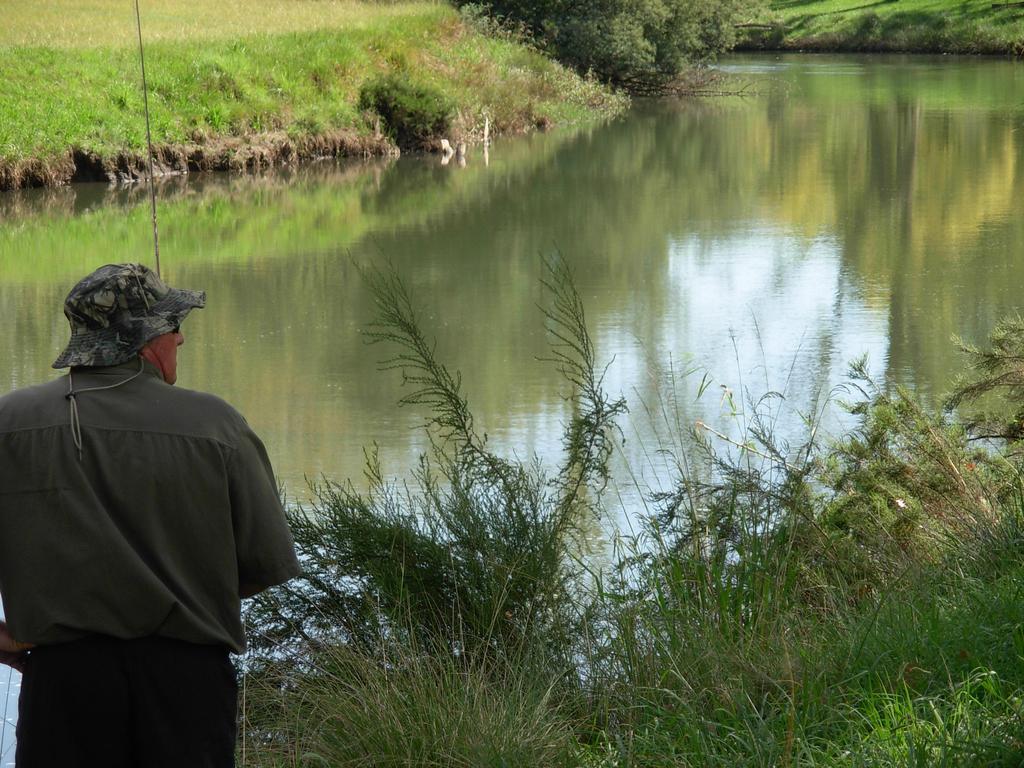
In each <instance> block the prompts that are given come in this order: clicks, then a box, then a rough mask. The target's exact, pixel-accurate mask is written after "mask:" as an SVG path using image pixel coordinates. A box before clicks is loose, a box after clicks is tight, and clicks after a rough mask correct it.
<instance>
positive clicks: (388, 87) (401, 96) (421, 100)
mask: <svg viewBox="0 0 1024 768" xmlns="http://www.w3.org/2000/svg"><path fill="white" fill-rule="evenodd" d="M359 108H360V109H362V110H367V111H371V112H375V113H376V114H378V115H380V118H381V120H382V121H383V126H382V127H383V128H384V131H385V132H386V133H387V135H388V136H390V137H391V139H392V140H393V141H394V142H395V143H396V144H397V145H398V146H399V147H401V148H402V149H422V148H424V147H425V146H426V145H427V144H429V143H430V142H431V141H432V140H434V139H438V138H440V137H442V136H444V135H445V134H446V133H448V130H449V128H450V127H451V118H452V114H453V113H454V111H455V108H454V106H453V105H452V103H451V101H449V100H448V98H447V97H446V96H445V95H444V94H443V93H441V92H440V91H439V90H437V89H436V88H432V87H430V86H427V85H422V84H417V83H412V82H410V81H409V79H408V76H407V75H402V74H397V73H392V74H389V75H385V76H383V77H380V78H377V79H376V80H371V81H369V82H368V83H366V84H364V85H363V87H362V88H361V89H360V90H359Z"/></svg>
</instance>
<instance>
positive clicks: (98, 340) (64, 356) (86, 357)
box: [53, 288, 206, 368]
mask: <svg viewBox="0 0 1024 768" xmlns="http://www.w3.org/2000/svg"><path fill="white" fill-rule="evenodd" d="M205 306H206V292H205V291H189V290H186V289H183V288H171V289H170V290H169V292H168V293H167V295H166V296H164V297H163V298H162V299H160V301H158V302H156V303H155V304H153V306H152V307H150V309H149V312H148V313H147V314H146V315H144V316H142V317H136V318H132V319H131V320H130V321H128V322H122V323H117V324H114V325H111V326H109V327H107V328H99V329H96V330H85V329H82V330H79V331H77V332H76V331H74V330H72V333H71V340H70V341H69V342H68V345H67V347H66V348H65V349H64V351H63V352H61V354H60V356H59V357H58V358H57V359H56V360H54V361H53V367H54V368H68V367H73V366H107V365H120V364H121V363H126V362H128V361H129V360H131V359H132V358H133V357H135V356H136V355H137V354H138V353H139V350H140V349H142V348H143V347H144V346H145V345H146V344H147V343H148V342H149V341H150V340H152V339H155V338H156V337H157V336H160V335H162V334H165V333H170V332H171V331H173V330H174V329H175V328H177V327H178V326H179V325H181V323H182V321H184V319H185V318H186V317H187V316H188V314H189V312H191V311H192V310H193V309H202V308H203V307H205Z"/></svg>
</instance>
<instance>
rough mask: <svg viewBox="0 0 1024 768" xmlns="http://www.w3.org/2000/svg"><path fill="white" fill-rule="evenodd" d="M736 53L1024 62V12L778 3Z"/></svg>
mask: <svg viewBox="0 0 1024 768" xmlns="http://www.w3.org/2000/svg"><path fill="white" fill-rule="evenodd" d="M741 31H742V36H741V38H740V42H739V45H738V46H737V50H792V51H814V52H821V53H826V52H840V51H844V52H854V51H862V52H892V53H895V52H901V53H957V54H996V55H1010V56H1021V55H1024V5H1021V4H1020V3H1014V2H1002V3H1000V2H992V0H965V1H964V2H957V3H953V2H948V3H936V2H932V1H931V0H879V1H878V2H868V3H861V2H856V1H855V0H796V2H792V1H789V0H773V1H772V2H771V3H770V4H769V6H768V10H767V11H766V12H765V13H764V14H762V15H761V16H760V17H758V18H752V19H750V20H749V22H748V23H747V24H745V25H744V26H743V28H742V30H741Z"/></svg>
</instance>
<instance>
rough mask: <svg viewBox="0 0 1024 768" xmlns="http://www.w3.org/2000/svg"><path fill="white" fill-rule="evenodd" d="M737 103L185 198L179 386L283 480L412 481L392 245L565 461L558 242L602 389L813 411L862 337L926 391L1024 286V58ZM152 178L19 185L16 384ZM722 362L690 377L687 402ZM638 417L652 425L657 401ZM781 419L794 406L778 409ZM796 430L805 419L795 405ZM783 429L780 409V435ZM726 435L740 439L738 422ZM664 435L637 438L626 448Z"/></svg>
mask: <svg viewBox="0 0 1024 768" xmlns="http://www.w3.org/2000/svg"><path fill="white" fill-rule="evenodd" d="M723 69H725V70H726V71H727V72H729V73H730V74H731V75H732V76H733V77H734V78H736V86H737V87H743V88H746V89H747V95H745V96H744V97H742V98H714V99H708V100H703V101H677V102H670V103H657V104H639V105H637V107H636V108H635V109H634V110H633V111H632V112H631V113H630V114H629V115H627V116H626V117H624V118H622V119H619V120H616V121H614V122H612V123H609V124H605V125H601V126H597V127H591V128H588V129H584V130H577V131H571V130H563V131H554V132H551V133H549V134H546V135H538V136H534V137H530V138H523V139H514V140H503V141H500V142H498V143H496V144H495V145H494V146H493V147H492V149H491V151H490V153H489V157H488V158H487V161H486V162H485V158H484V156H483V153H482V150H481V149H480V148H475V149H472V150H471V152H470V154H469V158H468V163H467V165H466V166H465V167H459V166H458V164H456V163H455V162H452V163H451V164H450V165H448V166H443V165H442V164H441V162H440V160H439V158H437V157H410V158H403V159H401V160H399V161H397V162H370V163H362V162H358V163H343V164H335V163H322V164H314V165H308V166H304V167H301V168H299V169H297V170H293V171H278V172H274V173H271V174H268V175H266V176H262V177H259V178H251V177H228V176H204V177H194V178H191V179H187V180H185V179H180V180H172V181H170V182H167V183H165V184H163V185H162V186H161V190H160V192H161V194H160V201H159V205H160V221H161V232H162V255H163V265H164V275H165V277H166V278H167V279H168V281H169V282H170V283H172V284H176V285H181V286H183V287H194V288H202V289H205V290H206V291H207V292H208V295H209V301H208V308H207V309H205V310H204V311H202V312H198V313H196V314H195V315H193V317H192V318H191V319H190V320H189V321H188V323H187V324H186V326H185V328H184V330H185V333H186V337H187V342H186V346H185V347H184V348H183V350H182V352H181V378H180V383H181V385H183V386H187V387H194V388H199V389H204V390H209V391H212V392H215V393H217V394H219V395H221V396H222V397H224V398H225V399H227V400H228V401H229V402H231V403H233V404H234V405H236V406H237V407H238V408H239V409H240V410H241V411H242V412H243V413H244V414H246V415H247V417H248V418H249V420H250V421H251V423H252V424H253V425H254V426H255V428H256V429H257V431H258V432H259V433H260V434H261V435H262V436H263V437H264V438H265V440H266V442H267V445H268V448H269V450H270V454H271V457H272V459H273V461H274V464H275V467H276V469H277V471H278V473H279V474H280V477H281V479H282V481H283V482H284V483H285V485H286V486H287V487H288V489H289V491H290V492H291V493H292V494H294V495H297V496H300V497H301V496H302V495H303V493H304V492H305V480H304V478H305V477H316V476H319V475H321V474H326V475H327V476H329V477H331V478H334V479H345V478H349V477H352V478H355V479H357V481H358V479H359V478H361V476H362V464H363V449H364V447H366V446H370V445H372V444H373V443H377V444H378V445H379V446H380V451H381V457H382V460H383V463H384V468H385V470H386V471H387V472H388V473H389V474H392V475H402V474H404V473H405V471H406V470H407V469H408V468H409V467H410V466H411V465H412V464H413V462H414V461H415V459H416V456H417V455H418V454H419V453H420V452H421V451H422V450H423V449H424V446H425V441H424V438H423V435H422V434H421V432H419V431H418V430H417V429H416V426H417V425H418V424H419V423H421V419H422V413H418V412H416V411H415V410H413V409H398V408H396V405H395V403H396V400H397V399H398V397H399V396H400V395H401V394H402V390H401V387H400V377H399V376H398V375H397V374H396V373H394V372H390V373H381V372H379V371H378V363H379V361H380V360H382V359H383V358H385V357H387V355H388V350H386V349H383V348H374V347H367V346H366V344H365V343H364V341H363V339H362V338H361V335H360V329H361V328H362V327H363V326H364V325H365V324H366V323H367V322H369V321H370V320H371V319H372V317H373V306H372V302H371V299H370V297H369V296H368V292H367V290H366V287H365V285H364V284H363V283H362V282H361V280H360V278H359V276H358V274H357V270H356V268H355V266H354V265H355V264H358V263H361V264H382V263H386V262H390V263H391V264H393V265H394V267H395V268H396V269H397V270H398V271H399V273H400V274H401V275H402V276H403V278H404V279H405V280H406V281H407V283H408V285H409V287H410V288H411V290H412V292H413V296H414V299H415V301H416V302H417V305H418V306H419V307H420V309H421V317H422V320H423V324H424V326H425V328H426V329H427V331H428V332H429V333H430V334H431V335H433V336H436V338H437V341H438V349H439V354H440V356H441V357H442V358H443V359H444V360H445V361H446V362H448V363H449V364H450V365H451V366H452V367H453V368H458V369H460V370H461V371H462V372H463V374H464V379H465V386H466V391H467V394H468V396H469V400H470V404H471V406H472V407H473V408H474V409H475V411H476V414H477V419H478V423H479V425H480V426H481V428H482V429H484V430H485V431H486V432H487V433H488V435H490V437H491V440H492V441H493V444H494V445H495V446H497V447H499V448H500V449H501V450H503V451H507V452H510V453H511V452H515V453H516V454H518V455H520V456H522V457H524V458H525V457H529V456H530V455H531V454H533V453H538V454H540V455H541V456H543V457H551V456H554V455H556V454H557V452H558V448H559V435H560V426H561V424H562V423H563V422H564V420H565V418H566V415H567V406H566V403H565V401H564V396H565V394H566V388H565V386H564V384H563V383H562V382H561V381H560V380H559V377H558V374H557V373H556V372H555V371H554V369H553V368H552V366H551V365H550V364H547V363H544V362H541V361H539V360H538V358H540V357H543V356H544V354H545V349H546V347H545V334H544V326H543V321H542V317H541V315H540V312H539V311H538V309H537V304H538V303H539V302H542V301H543V294H542V289H541V285H540V278H541V277H542V259H541V255H542V254H550V253H551V252H553V251H554V250H556V249H557V250H559V251H561V252H562V254H563V255H564V257H565V258H566V259H568V260H569V261H570V262H571V263H572V264H573V265H574V266H575V268H576V270H577V274H578V278H579V283H580V288H581V292H582V294H583V296H584V299H585V302H586V307H587V312H588V320H589V324H590V328H591V331H592V333H593V336H594V339H595V342H596V346H597V351H598V355H599V358H600V359H601V360H602V361H608V360H612V361H613V362H612V363H611V366H610V368H609V370H608V375H607V381H606V383H607V386H608V389H609V390H610V391H611V392H612V393H613V394H619V393H622V394H624V395H626V396H627V398H629V399H630V400H631V401H632V405H633V414H634V418H633V419H632V420H631V422H630V423H629V424H627V428H626V434H627V437H633V436H638V437H640V438H643V437H644V436H645V435H647V434H648V433H649V431H650V430H651V429H653V428H654V426H652V425H650V424H643V423H641V422H643V421H644V420H646V415H642V410H643V409H642V408H641V407H639V404H640V402H641V400H643V401H646V402H648V403H651V402H655V401H656V400H657V394H658V392H664V390H665V386H664V382H665V378H666V367H667V365H668V363H669V362H670V361H671V362H672V363H673V365H674V366H675V368H676V369H677V371H682V370H685V369H690V368H700V369H701V374H700V375H702V373H703V370H707V371H708V372H710V374H711V376H712V377H713V379H714V382H713V386H712V387H711V388H710V390H709V391H708V393H706V394H705V396H704V399H703V400H702V402H701V403H698V404H696V405H694V406H692V407H688V409H687V413H686V417H687V418H704V419H707V420H708V421H711V422H715V421H722V420H723V418H724V419H725V421H729V419H728V418H727V417H724V416H723V414H722V411H723V410H725V409H727V408H728V403H727V402H723V401H724V400H725V399H724V398H723V396H722V395H723V394H724V390H723V389H722V388H721V386H722V385H724V386H727V387H729V389H730V390H731V391H732V392H733V393H734V394H733V397H734V402H735V403H736V404H737V406H738V407H742V400H743V397H742V394H741V393H742V392H744V391H749V392H750V393H752V394H754V395H757V394H760V393H762V392H764V391H767V390H769V389H777V390H784V391H785V393H786V395H787V397H788V399H789V400H788V402H789V404H790V406H789V407H790V409H791V410H792V412H793V413H796V412H797V411H798V410H800V409H803V408H807V407H809V403H810V402H811V400H812V397H813V395H814V393H822V392H827V391H828V390H829V389H830V388H831V387H832V386H833V385H835V384H837V383H839V382H841V381H842V380H843V376H844V373H845V370H846V367H847V363H848V362H849V361H850V360H852V359H853V358H855V357H857V356H859V355H861V354H864V353H867V354H868V355H869V359H870V365H871V369H872V370H873V371H874V372H875V373H876V374H877V375H879V376H880V377H884V378H887V379H888V380H892V381H898V382H903V383H908V384H911V385H913V386H915V387H916V388H918V390H920V391H921V392H922V393H923V394H924V395H925V396H926V397H934V396H935V394H936V393H939V392H941V391H942V390H943V388H944V387H946V386H947V384H948V382H949V380H950V377H951V375H952V374H953V373H954V372H955V371H956V370H957V368H958V366H959V365H960V362H959V357H958V354H957V352H956V351H955V349H954V347H953V345H952V344H951V343H950V336H951V334H953V333H960V334H962V335H963V336H965V337H966V338H967V339H970V340H981V339H983V338H984V337H985V335H986V333H987V332H988V330H989V329H990V328H991V326H992V325H993V323H994V322H995V321H996V320H997V319H998V318H999V317H1000V316H1002V315H1004V314H1006V313H1010V312H1015V311H1017V310H1018V308H1019V307H1020V305H1021V298H1020V291H1021V288H1022V286H1024V66H1022V65H1021V64H1018V63H1014V62H1008V61H999V60H976V59H952V58H948V57H945V58H921V57H838V56H757V57H735V58H730V59H729V60H727V62H725V63H724V64H723ZM149 238H150V230H149V224H148V209H147V206H146V199H145V196H144V189H142V188H141V187H139V188H134V189H130V190H123V189H121V190H118V189H113V188H107V187H106V186H101V185H95V186H93V185H87V186H77V187H74V188H69V189H59V190H53V191H26V192H22V193H18V194H6V195H0V307H2V308H3V317H4V318H5V325H6V331H5V333H3V334H0V359H2V360H4V361H5V365H4V367H3V369H2V370H0V390H6V389H9V388H13V387H16V386H22V385H26V384H29V383H32V382H37V381H41V380H44V379H45V378H47V377H49V376H52V375H55V372H53V371H51V370H50V368H49V363H50V361H51V360H52V359H53V358H54V357H55V356H56V354H57V353H58V351H59V350H60V348H61V347H62V345H63V343H64V341H65V339H66V326H65V322H64V319H63V316H62V314H61V301H62V298H63V296H64V294H65V293H66V291H67V289H68V288H69V287H70V285H71V284H73V283H74V282H75V280H76V279H77V278H78V277H80V276H82V275H83V274H84V273H85V272H87V271H88V270H90V269H92V268H93V267H96V266H98V265H100V264H103V263H108V262H115V261H127V260H141V261H145V262H150V261H151V259H152V256H151V250H152V249H151V245H150V240H149ZM700 375H696V376H692V377H690V378H688V379H685V380H684V381H682V383H679V384H678V389H679V391H680V393H681V394H682V395H683V397H682V400H683V402H686V401H687V400H688V399H692V395H693V393H694V391H695V389H696V385H697V382H698V381H699V378H700ZM641 415H642V417H641ZM783 421H785V417H784V418H783ZM794 423H795V422H794ZM782 426H783V427H785V424H783V425H782ZM723 429H726V431H728V429H727V428H726V427H723ZM644 442H645V441H644V440H643V439H635V440H632V441H631V443H627V447H626V457H627V459H635V458H637V457H639V456H640V455H641V454H640V453H639V452H640V451H641V450H642V447H643V446H642V444H643V443H644Z"/></svg>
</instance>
